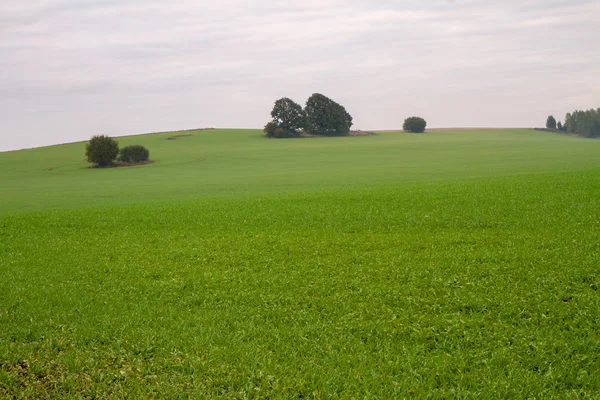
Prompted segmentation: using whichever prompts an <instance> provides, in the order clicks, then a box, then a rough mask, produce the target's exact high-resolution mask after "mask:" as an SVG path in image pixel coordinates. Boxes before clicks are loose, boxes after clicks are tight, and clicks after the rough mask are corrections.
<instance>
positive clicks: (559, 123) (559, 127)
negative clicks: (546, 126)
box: [556, 121, 563, 131]
mask: <svg viewBox="0 0 600 400" xmlns="http://www.w3.org/2000/svg"><path fill="white" fill-rule="evenodd" d="M556 129H558V130H559V131H562V130H563V125H562V122H560V121H558V122H557V123H556Z"/></svg>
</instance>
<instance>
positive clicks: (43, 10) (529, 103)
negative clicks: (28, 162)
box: [0, 0, 600, 151]
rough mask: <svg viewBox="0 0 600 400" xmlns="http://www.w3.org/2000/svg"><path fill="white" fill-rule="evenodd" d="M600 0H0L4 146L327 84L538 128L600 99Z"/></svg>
mask: <svg viewBox="0 0 600 400" xmlns="http://www.w3.org/2000/svg"><path fill="white" fill-rule="evenodd" d="M599 49H600V1H598V0H592V1H586V0H530V1H527V0H501V1H500V0H498V1H495V0H483V1H476V0H454V1H450V0H430V1H425V0H394V1H386V0H370V1H366V0H360V1H359V0H320V1H317V0H305V1H301V2H289V1H275V0H264V1H258V0H255V1H241V0H213V1H205V0H171V1H166V0H162V1H158V0H27V1H24V0H1V1H0V151H2V150H9V149H17V148H25V147H34V146H40V145H46V144H55V143H62V142H67V141H76V140H85V139H88V138H89V137H90V136H92V135H95V134H108V135H113V136H119V135H126V134H134V133H143V132H155V131H164V130H176V129H187V128H199V127H223V128H225V127H243V128H262V126H263V125H264V124H265V123H266V122H267V121H268V119H269V113H270V111H271V108H272V105H273V102H274V101H275V100H276V99H278V98H280V97H284V96H286V97H290V98H292V99H294V100H295V101H297V102H298V103H301V104H304V103H305V102H306V99H307V98H308V97H309V96H310V95H311V94H312V93H315V92H319V93H323V94H325V95H327V96H329V97H331V98H333V99H334V100H336V101H338V102H339V103H341V104H343V105H344V106H345V107H346V109H347V110H348V111H349V112H350V113H351V114H352V115H353V117H354V122H355V128H359V129H394V128H399V127H401V126H402V122H403V120H404V118H406V117H408V116H411V115H418V116H422V117H424V118H425V119H426V120H427V122H428V125H429V126H430V127H463V126H465V127H466V126H485V127H521V126H522V127H533V126H541V125H543V124H544V123H545V119H546V117H547V116H548V114H554V115H555V116H556V117H557V119H562V118H563V117H564V114H565V113H566V112H567V111H572V110H573V109H577V108H578V109H581V108H591V107H598V106H600V104H599V103H600V51H599Z"/></svg>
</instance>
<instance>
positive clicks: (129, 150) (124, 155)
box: [119, 144, 150, 164]
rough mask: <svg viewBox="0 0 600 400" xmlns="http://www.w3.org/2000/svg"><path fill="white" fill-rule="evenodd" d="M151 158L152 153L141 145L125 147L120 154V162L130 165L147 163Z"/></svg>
mask: <svg viewBox="0 0 600 400" xmlns="http://www.w3.org/2000/svg"><path fill="white" fill-rule="evenodd" d="M149 158H150V151H149V150H148V149H147V148H145V147H144V146H141V145H139V144H134V145H131V146H126V147H123V148H122V149H121V153H120V154H119V161H121V162H126V163H130V164H137V163H141V162H145V161H148V159H149Z"/></svg>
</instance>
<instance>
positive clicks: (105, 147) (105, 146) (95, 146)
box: [85, 135, 119, 167]
mask: <svg viewBox="0 0 600 400" xmlns="http://www.w3.org/2000/svg"><path fill="white" fill-rule="evenodd" d="M118 154H119V143H117V141H116V140H114V139H113V138H111V137H110V136H105V135H97V136H92V139H91V140H90V141H89V143H88V144H87V145H86V146H85V156H86V158H87V161H88V162H90V163H94V164H96V165H97V166H98V167H107V166H109V165H111V164H112V163H113V161H115V159H116V158H117V155H118Z"/></svg>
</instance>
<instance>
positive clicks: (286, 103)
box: [264, 93, 352, 138]
mask: <svg viewBox="0 0 600 400" xmlns="http://www.w3.org/2000/svg"><path fill="white" fill-rule="evenodd" d="M271 118H272V120H271V121H270V122H269V123H267V125H265V128H264V132H265V134H266V136H267V137H272V138H285V137H296V136H298V135H300V134H301V133H303V132H306V133H310V134H315V135H324V136H342V135H347V134H348V133H349V132H350V128H351V127H352V116H351V115H350V114H349V113H348V112H347V111H346V109H345V108H344V106H342V105H341V104H339V103H336V102H335V101H333V100H331V99H330V98H328V97H326V96H324V95H322V94H319V93H315V94H313V95H312V96H310V97H309V98H308V100H307V101H306V106H305V107H304V108H302V106H301V105H300V104H298V103H296V102H294V101H293V100H291V99H289V98H287V97H284V98H281V99H279V100H277V101H276V102H275V105H274V106H273V110H272V111H271Z"/></svg>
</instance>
